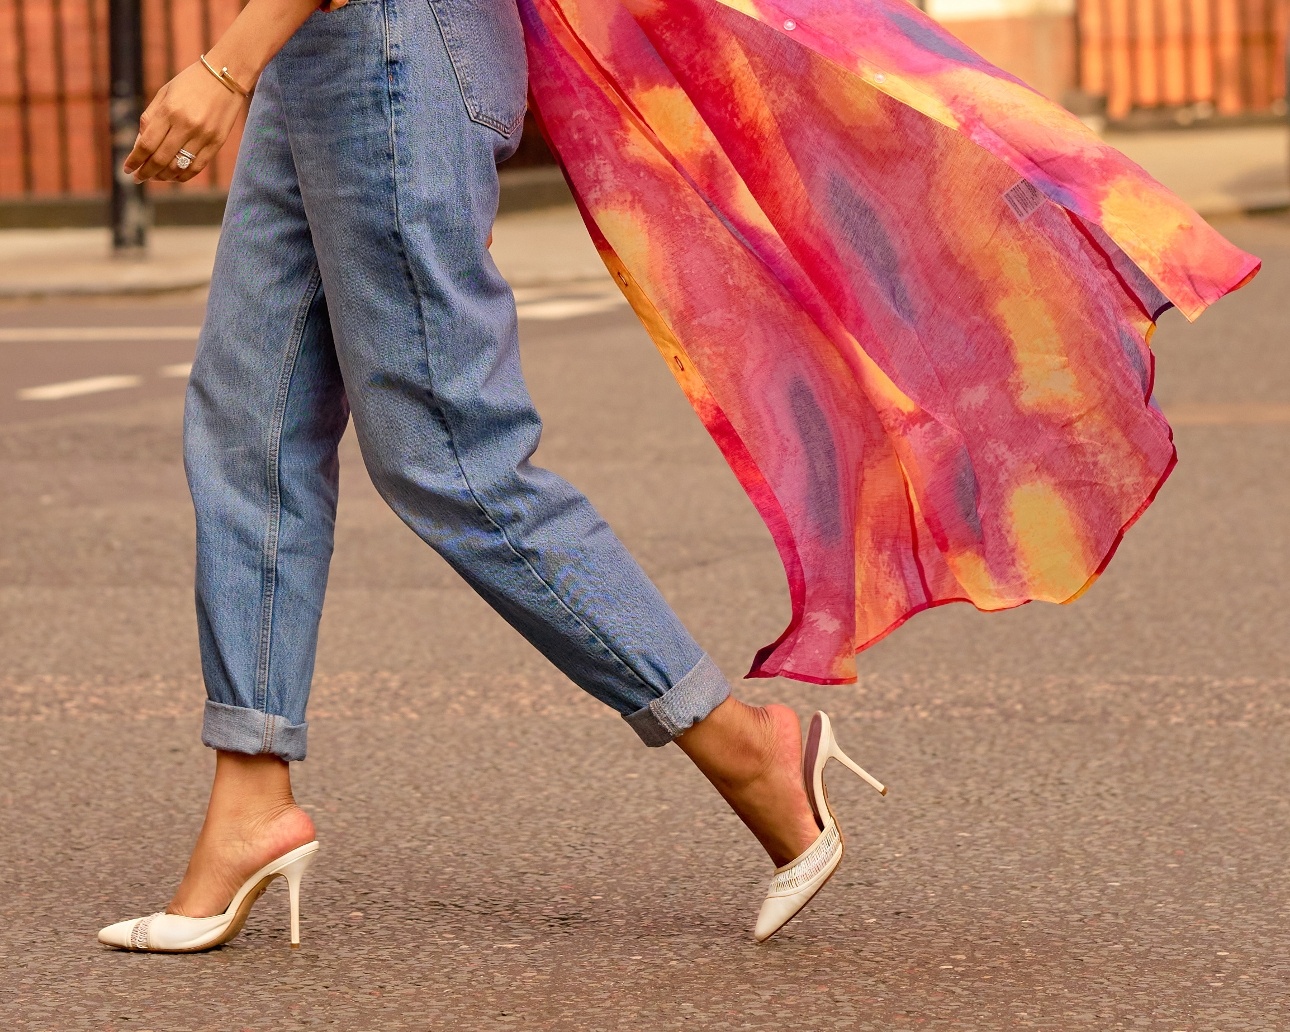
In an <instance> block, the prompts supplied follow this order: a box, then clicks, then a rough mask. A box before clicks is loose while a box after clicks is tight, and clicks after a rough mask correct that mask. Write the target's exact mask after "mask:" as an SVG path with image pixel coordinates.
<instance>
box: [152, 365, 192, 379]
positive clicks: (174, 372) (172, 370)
mask: <svg viewBox="0 0 1290 1032" xmlns="http://www.w3.org/2000/svg"><path fill="white" fill-rule="evenodd" d="M192 371H193V364H192V363H191V362H176V363H175V364H174V365H163V366H162V367H161V368H160V369H158V370H157V375H158V376H167V377H172V378H174V379H176V380H187V379H188V377H189V375H190V374H191V373H192Z"/></svg>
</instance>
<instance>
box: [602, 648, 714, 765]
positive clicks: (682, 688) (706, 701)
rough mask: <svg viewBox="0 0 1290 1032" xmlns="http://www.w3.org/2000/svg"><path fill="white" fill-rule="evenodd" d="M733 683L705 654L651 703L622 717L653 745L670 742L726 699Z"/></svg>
mask: <svg viewBox="0 0 1290 1032" xmlns="http://www.w3.org/2000/svg"><path fill="white" fill-rule="evenodd" d="M729 695H730V683H729V682H728V681H727V680H726V678H725V675H724V674H723V673H722V672H721V671H720V670H718V669H717V664H716V663H714V662H712V660H711V659H709V658H708V656H707V655H704V657H703V658H702V659H700V660H699V661H698V662H697V663H696V664H694V669H692V670H691V671H690V672H689V673H688V674H686V675H685V676H684V677H683V678H681V680H679V681H677V682H676V684H674V685H673V686H672V687H671V688H669V689H668V690H667V691H665V692H664V693H663V694H662V695H660V696H659V697H658V698H657V699H655V700H653V701H652V702H651V703H650V704H649V705H648V706H645V707H643V708H642V709H638V710H637V711H636V712H635V713H626V714H624V715H623V719H624V720H625V721H627V723H629V724H630V725H631V726H632V730H633V731H635V732H636V733H637V734H638V735H640V739H641V741H642V742H644V743H645V744H646V745H648V746H650V747H651V748H657V747H658V746H660V745H667V743H668V742H670V741H672V739H674V738H675V737H676V736H677V735H679V734H680V733H681V732H682V731H685V730H686V729H688V728H689V727H691V726H692V725H694V724H697V723H698V722H699V721H700V720H702V719H703V718H704V717H706V716H707V715H708V714H709V713H711V712H712V711H713V710H714V709H716V708H717V707H718V706H720V705H721V704H722V703H723V702H725V700H726V698H727V697H728V696H729Z"/></svg>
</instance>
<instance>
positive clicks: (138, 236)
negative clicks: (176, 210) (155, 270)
mask: <svg viewBox="0 0 1290 1032" xmlns="http://www.w3.org/2000/svg"><path fill="white" fill-rule="evenodd" d="M108 49H109V53H110V63H109V66H108V75H109V76H110V77H111V80H112V93H111V97H110V98H109V102H108V111H109V115H108V117H109V120H110V121H111V131H112V248H113V250H114V251H115V252H116V253H117V254H130V253H138V252H140V251H142V250H143V249H144V248H146V247H147V246H148V227H149V226H150V225H151V224H152V210H151V208H150V207H149V205H148V200H147V198H146V197H145V196H144V192H143V185H142V184H140V183H136V182H135V181H134V180H133V179H131V178H130V177H129V176H128V175H126V174H125V173H124V172H122V171H121V166H122V164H123V163H124V162H125V159H126V155H128V154H129V153H130V150H131V149H132V148H133V147H134V139H135V136H136V135H138V132H139V115H141V114H142V113H143V12H142V6H141V4H140V0H108Z"/></svg>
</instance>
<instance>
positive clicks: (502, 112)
mask: <svg viewBox="0 0 1290 1032" xmlns="http://www.w3.org/2000/svg"><path fill="white" fill-rule="evenodd" d="M428 2H429V4H430V10H431V11H432V12H433V13H434V17H435V21H436V22H438V24H439V32H440V33H441V34H442V35H443V42H444V46H446V47H447V48H448V58H449V60H450V61H452V68H453V72H454V73H455V74H456V76H457V85H458V86H460V87H461V96H462V99H463V100H464V101H465V102H466V113H467V114H468V115H469V116H470V118H471V120H472V121H474V122H478V123H480V124H481V125H486V126H488V127H489V128H490V129H495V130H496V131H497V132H499V133H501V134H502V135H503V136H506V137H510V136H512V135H513V134H514V133H515V132H516V131H517V130H518V129H519V128H520V126H521V125H522V124H523V122H524V109H525V106H526V105H527V102H528V82H529V71H528V59H527V56H526V55H525V52H524V27H523V26H522V25H521V24H520V12H519V9H518V8H517V7H516V6H515V0H428Z"/></svg>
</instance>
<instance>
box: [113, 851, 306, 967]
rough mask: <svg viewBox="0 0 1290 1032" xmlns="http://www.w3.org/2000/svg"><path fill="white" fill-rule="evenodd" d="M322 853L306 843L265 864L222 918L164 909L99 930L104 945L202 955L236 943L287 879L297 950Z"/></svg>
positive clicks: (248, 881)
mask: <svg viewBox="0 0 1290 1032" xmlns="http://www.w3.org/2000/svg"><path fill="white" fill-rule="evenodd" d="M317 852H318V843H317V842H306V843H305V844H304V845H303V846H297V847H296V848H295V849H293V850H291V851H290V852H288V853H284V854H282V856H280V857H278V858H277V859H276V860H271V861H269V863H267V864H265V865H264V866H263V867H261V868H260V869H259V870H258V871H256V872H255V873H254V874H253V875H251V877H249V878H248V879H247V880H246V881H245V882H243V883H242V887H241V888H240V889H238V890H237V892H236V893H235V894H234V896H233V901H232V902H231V903H229V905H228V907H227V909H225V911H224V913H222V914H215V915H213V916H211V917H184V916H183V915H181V914H167V913H166V912H165V911H164V910H162V911H159V912H157V913H155V914H149V915H148V916H146V917H136V918H133V919H131V920H129V921H118V922H117V923H116V924H111V925H108V926H107V927H106V928H103V929H102V930H100V931H99V942H101V943H103V944H104V945H105V946H114V947H116V948H117V949H121V950H132V951H134V952H140V953H200V952H201V951H202V950H210V949H214V948H215V947H216V946H222V945H224V943H226V942H228V941H229V940H230V939H233V938H234V937H235V936H236V935H237V934H238V933H239V932H240V931H241V930H242V926H243V925H244V924H246V918H247V915H248V914H250V912H251V907H252V906H253V905H254V904H255V901H256V900H257V899H259V898H260V896H261V895H262V894H263V892H264V890H265V889H267V888H268V887H269V882H271V881H273V879H274V878H278V877H282V878H284V879H286V882H287V888H288V890H289V893H290V903H291V945H292V947H299V945H300V882H301V881H302V879H303V878H304V876H305V871H307V870H308V869H309V865H310V864H311V863H313V859H314V856H315V855H316V854H317Z"/></svg>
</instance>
